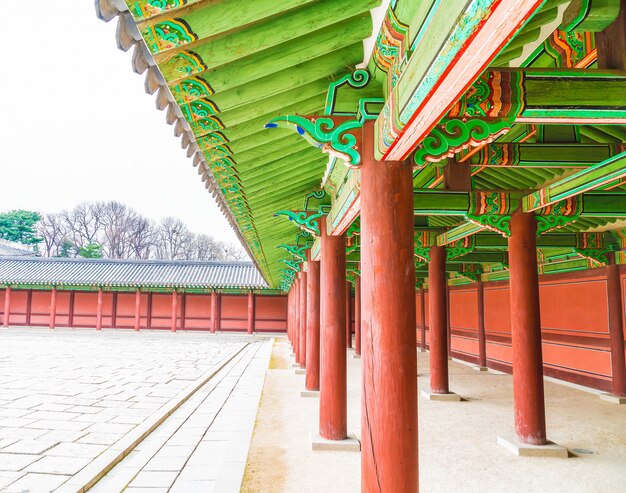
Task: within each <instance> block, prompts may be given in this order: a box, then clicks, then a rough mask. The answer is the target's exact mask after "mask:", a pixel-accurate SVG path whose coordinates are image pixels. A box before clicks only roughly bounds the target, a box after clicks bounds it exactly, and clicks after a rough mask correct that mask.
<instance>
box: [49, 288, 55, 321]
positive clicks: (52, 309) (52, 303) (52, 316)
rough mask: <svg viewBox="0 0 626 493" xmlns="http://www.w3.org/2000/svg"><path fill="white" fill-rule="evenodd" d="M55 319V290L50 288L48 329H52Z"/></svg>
mask: <svg viewBox="0 0 626 493" xmlns="http://www.w3.org/2000/svg"><path fill="white" fill-rule="evenodd" d="M56 318H57V288H52V293H51V294H50V328H51V329H54V327H55V325H56Z"/></svg>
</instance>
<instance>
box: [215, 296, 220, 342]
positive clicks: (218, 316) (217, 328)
mask: <svg viewBox="0 0 626 493" xmlns="http://www.w3.org/2000/svg"><path fill="white" fill-rule="evenodd" d="M215 321H216V322H215V323H216V325H215V330H219V331H220V332H221V330H222V293H218V295H217V318H216V319H215Z"/></svg>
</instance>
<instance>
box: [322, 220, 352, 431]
mask: <svg viewBox="0 0 626 493" xmlns="http://www.w3.org/2000/svg"><path fill="white" fill-rule="evenodd" d="M320 232H321V255H322V258H321V262H320V435H321V436H322V438H326V439H328V440H343V439H345V438H346V437H347V436H348V429H347V427H348V410H347V381H346V329H345V323H346V298H345V286H346V238H345V235H341V236H331V235H329V234H328V233H327V231H326V220H325V218H322V219H320Z"/></svg>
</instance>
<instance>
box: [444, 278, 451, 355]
mask: <svg viewBox="0 0 626 493" xmlns="http://www.w3.org/2000/svg"><path fill="white" fill-rule="evenodd" d="M444 270H445V268H444ZM446 337H447V338H448V359H451V358H452V324H451V323H450V286H448V283H447V282H446Z"/></svg>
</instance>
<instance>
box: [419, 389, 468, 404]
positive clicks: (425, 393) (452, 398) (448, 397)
mask: <svg viewBox="0 0 626 493" xmlns="http://www.w3.org/2000/svg"><path fill="white" fill-rule="evenodd" d="M422 397H424V398H425V399H428V400H429V401H449V402H460V401H462V400H463V399H462V397H461V396H460V395H459V394H455V393H454V392H448V393H447V394H433V393H431V392H430V391H429V390H422Z"/></svg>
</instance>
